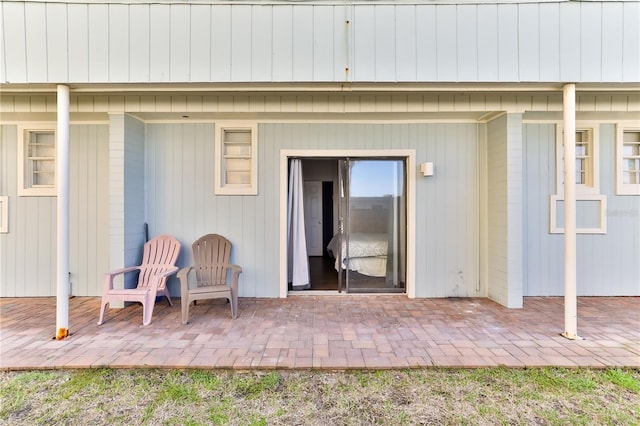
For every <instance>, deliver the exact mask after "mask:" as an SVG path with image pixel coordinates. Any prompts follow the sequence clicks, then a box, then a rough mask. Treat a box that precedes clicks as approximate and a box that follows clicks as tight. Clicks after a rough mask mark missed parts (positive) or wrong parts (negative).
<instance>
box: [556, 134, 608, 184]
mask: <svg viewBox="0 0 640 426" xmlns="http://www.w3.org/2000/svg"><path fill="white" fill-rule="evenodd" d="M580 130H589V131H591V137H592V141H591V148H592V149H591V150H592V153H591V158H590V164H591V172H592V175H591V176H590V178H591V181H592V185H585V184H576V194H577V195H580V194H585V195H586V194H591V195H595V194H600V132H599V125H598V124H597V123H588V122H577V123H576V132H577V131H580ZM562 132H563V126H562V125H560V124H559V125H557V126H556V194H557V195H562V196H564V161H563V157H564V149H563V145H562Z"/></svg>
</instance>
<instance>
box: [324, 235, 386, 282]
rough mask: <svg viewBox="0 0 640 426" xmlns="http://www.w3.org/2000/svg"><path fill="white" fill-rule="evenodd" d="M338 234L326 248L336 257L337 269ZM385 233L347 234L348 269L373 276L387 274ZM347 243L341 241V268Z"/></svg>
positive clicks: (338, 265) (338, 266) (343, 264)
mask: <svg viewBox="0 0 640 426" xmlns="http://www.w3.org/2000/svg"><path fill="white" fill-rule="evenodd" d="M339 241H340V236H339V235H335V236H334V237H333V238H332V239H331V241H330V242H329V245H328V246H327V250H329V252H330V253H331V254H333V257H335V258H336V263H335V268H336V271H338V270H339V268H340V264H339V263H338V252H339V244H340V243H339ZM387 243H388V237H387V234H364V233H353V234H350V235H349V262H348V263H349V270H351V271H357V272H359V273H361V274H364V275H369V276H373V277H384V276H386V274H387ZM346 247H347V243H346V241H343V242H342V249H343V250H342V268H343V269H346V268H347V265H346V263H347V262H345V260H346V257H347V250H346Z"/></svg>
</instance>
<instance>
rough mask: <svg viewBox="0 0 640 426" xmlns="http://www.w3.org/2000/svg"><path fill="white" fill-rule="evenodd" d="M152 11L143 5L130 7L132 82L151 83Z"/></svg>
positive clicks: (130, 77)
mask: <svg viewBox="0 0 640 426" xmlns="http://www.w3.org/2000/svg"><path fill="white" fill-rule="evenodd" d="M150 18H151V17H150V11H149V8H148V7H145V6H142V5H133V4H132V5H131V6H130V7H129V21H128V22H127V28H128V31H129V34H130V35H131V38H130V40H129V45H128V48H127V51H128V52H129V63H130V64H131V68H130V71H129V79H130V81H131V82H134V83H138V82H146V81H150V78H151V74H150V73H151V70H150V58H151V56H150V53H151V51H150V49H151V40H150V37H151V31H150Z"/></svg>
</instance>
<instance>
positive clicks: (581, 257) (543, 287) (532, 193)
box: [523, 124, 640, 296]
mask: <svg viewBox="0 0 640 426" xmlns="http://www.w3.org/2000/svg"><path fill="white" fill-rule="evenodd" d="M523 137H524V141H525V160H524V161H525V169H526V170H525V177H524V179H525V191H526V194H525V217H526V220H525V239H526V256H525V263H526V265H525V289H524V290H525V295H526V296H560V295H562V294H564V248H563V247H564V239H563V235H561V234H550V233H549V195H551V194H554V193H555V184H556V183H555V176H556V169H555V167H556V166H555V161H556V159H555V126H554V125H552V124H527V125H525V129H524V136H523ZM600 193H601V194H603V195H605V196H606V197H607V211H606V215H607V233H606V234H604V235H596V234H579V235H577V241H576V243H577V292H578V295H587V296H611V295H617V296H620V295H638V294H639V291H640V197H636V196H618V195H615V127H614V126H613V125H610V124H601V125H600ZM579 206H580V204H578V211H577V213H576V214H577V215H578V220H579V221H580V220H584V218H582V216H585V215H588V214H589V212H588V211H583V212H581V211H580V210H579V208H580V207H579Z"/></svg>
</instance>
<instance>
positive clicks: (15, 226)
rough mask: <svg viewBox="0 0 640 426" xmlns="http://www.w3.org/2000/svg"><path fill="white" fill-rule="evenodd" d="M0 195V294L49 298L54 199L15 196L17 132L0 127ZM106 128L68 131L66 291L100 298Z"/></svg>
mask: <svg viewBox="0 0 640 426" xmlns="http://www.w3.org/2000/svg"><path fill="white" fill-rule="evenodd" d="M0 132H1V140H0V143H1V144H0V193H1V194H2V195H7V196H8V197H9V232H8V233H6V234H0V254H1V256H0V296H2V297H23V296H24V297H29V296H55V295H56V282H55V268H56V223H55V217H56V198H55V197H18V196H17V185H18V184H17V163H18V161H17V147H18V142H17V128H16V126H15V125H2V126H0ZM108 132H109V130H108V127H107V126H105V125H72V126H71V127H70V167H71V169H70V180H71V183H70V206H69V211H70V213H69V215H70V217H69V219H70V221H69V222H70V235H69V246H70V248H69V251H70V253H69V254H70V256H69V268H70V272H71V275H70V281H71V293H72V294H73V295H77V296H97V295H100V294H102V276H103V274H104V273H105V272H106V271H108V270H109V250H108V247H109V243H108V241H109V239H108V229H109V217H108V198H107V196H106V195H105V194H107V188H108V181H109V174H108V150H109V143H108Z"/></svg>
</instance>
